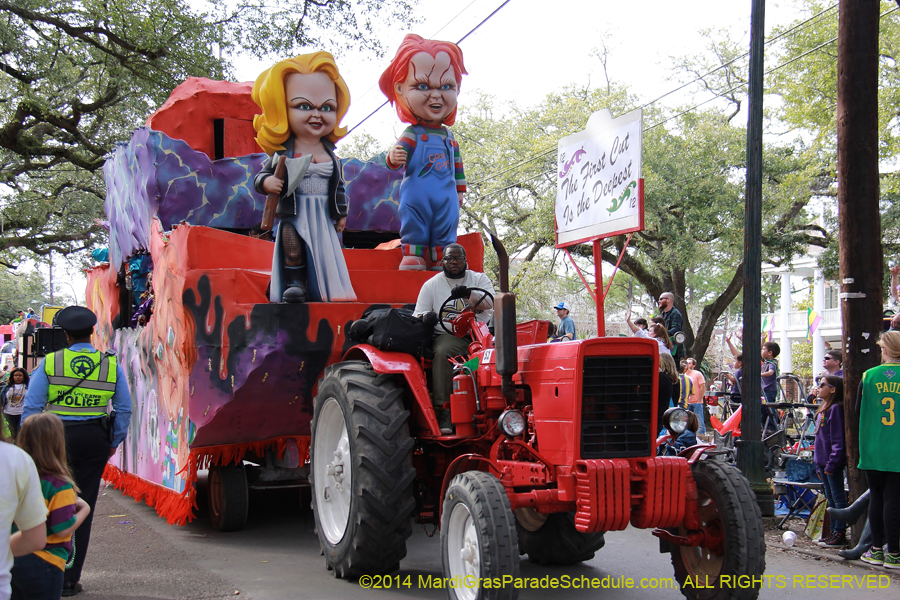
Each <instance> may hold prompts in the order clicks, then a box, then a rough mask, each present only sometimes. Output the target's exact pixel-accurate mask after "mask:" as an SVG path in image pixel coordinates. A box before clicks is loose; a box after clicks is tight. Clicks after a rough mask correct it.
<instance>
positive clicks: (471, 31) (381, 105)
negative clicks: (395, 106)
mask: <svg viewBox="0 0 900 600" xmlns="http://www.w3.org/2000/svg"><path fill="white" fill-rule="evenodd" d="M510 1H511V0H504V2H503V4H501V5H500V6H498V7H497V8H495V9H494V10H493V12H491V14H489V15H488V16H486V17H485V18H484V19H482V20H481V22H480V23H478V25H476V26H475V27H473V28H472V29H470V30H469V33H467V34H466V35H464V36H462V37H461V38H459V41H458V42H456V44H457V45H459V44H462V42H463V40H465V39H466V38H467V37H469V36H470V35H472V34H473V33H475V32H476V31H478V28H479V27H481V26H482V25H484V24H485V23H487V21H488V19H490V18H491V17H493V16H494V15H496V14H497V13H498V12H500V9H501V8H503V7H504V6H506V5H507V4H509V3H510ZM470 6H471V5H470ZM466 8H468V7H466ZM457 16H459V15H457ZM455 18H456V17H454V19H455ZM387 104H388V100H385V101H384V102H382V103H381V104H380V105H379V106H378V108H376V109H375V110H373V111H372V112H370V113H369V114H368V115H366V116H365V118H364V119H363V120H362V121H360V122H359V123H357V124H356V125H354V126H353V127H351V128H350V130H349V131H348V132H347V134H348V135H349V134H350V133H353V130H355V129H356V128H357V127H359V126H360V125H362V124H363V123H365V122H366V121H367V120H368V119H370V118H371V117H373V116H374V115H375V113H377V112H378V111H379V110H381V109H382V108H384V107H385V106H387Z"/></svg>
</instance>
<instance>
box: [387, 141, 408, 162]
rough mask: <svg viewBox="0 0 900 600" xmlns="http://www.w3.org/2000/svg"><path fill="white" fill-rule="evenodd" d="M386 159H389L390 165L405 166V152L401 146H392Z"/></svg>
mask: <svg viewBox="0 0 900 600" xmlns="http://www.w3.org/2000/svg"><path fill="white" fill-rule="evenodd" d="M388 158H390V159H391V164H394V165H397V166H398V167H405V166H406V150H404V149H403V146H394V147H393V148H391V151H390V152H389V153H388Z"/></svg>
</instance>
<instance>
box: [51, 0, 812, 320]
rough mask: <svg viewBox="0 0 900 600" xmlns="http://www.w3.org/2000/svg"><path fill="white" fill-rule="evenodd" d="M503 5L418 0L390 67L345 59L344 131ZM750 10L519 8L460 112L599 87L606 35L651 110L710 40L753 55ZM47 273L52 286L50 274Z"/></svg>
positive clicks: (67, 269) (471, 79)
mask: <svg viewBox="0 0 900 600" xmlns="http://www.w3.org/2000/svg"><path fill="white" fill-rule="evenodd" d="M501 4H503V0H457V1H456V2H447V0H419V3H418V5H417V9H416V11H417V14H418V16H420V17H421V18H422V19H423V21H422V22H421V23H420V24H419V25H416V26H415V27H413V28H412V29H411V30H403V29H400V28H397V27H391V26H385V28H384V32H383V33H382V34H381V39H382V43H383V45H384V47H385V49H386V56H385V57H384V58H381V59H379V58H377V57H366V56H363V55H362V54H361V53H359V52H353V51H348V52H347V53H346V54H345V55H343V56H340V57H338V58H337V62H338V66H339V68H340V69H341V73H342V75H343V76H344V78H345V80H346V81H347V84H348V86H349V87H350V93H351V97H352V105H351V107H350V111H349V113H348V114H347V116H346V118H345V119H344V125H348V126H350V127H352V126H354V125H357V124H358V123H359V122H360V121H362V120H363V119H364V118H365V117H366V115H368V114H369V113H371V112H372V111H373V110H375V108H376V107H378V106H379V105H380V104H381V103H382V102H384V100H385V98H384V96H383V95H382V93H381V91H380V90H379V89H378V87H377V83H378V77H379V76H380V75H381V73H382V71H383V70H384V69H385V67H386V66H387V63H388V61H389V60H390V58H391V57H392V56H393V54H394V52H395V50H396V48H397V46H398V45H399V44H400V41H401V40H402V39H403V36H404V35H405V34H406V33H410V32H412V33H417V34H419V35H421V36H423V37H427V38H434V39H442V40H450V41H453V42H456V41H458V40H459V39H460V38H462V37H463V36H464V35H466V34H467V33H468V32H469V31H470V30H472V29H473V28H474V27H475V26H476V25H477V24H478V23H480V22H481V21H482V20H484V19H485V17H487V16H488V15H490V14H491V12H493V11H494V10H495V9H497V7H499V6H500V5H501ZM796 4H797V3H796V2H795V1H794V0H769V1H768V2H767V3H766V32H767V37H768V32H769V31H771V30H772V28H773V27H774V26H776V25H783V24H785V23H789V22H790V21H792V20H794V19H795V18H797V16H798V14H799V13H798V11H797V9H796V8H795V7H796ZM750 8H751V0H738V1H734V0H681V1H679V2H673V1H672V0H642V1H640V2H621V1H620V0H511V1H510V2H509V3H508V4H507V5H506V6H504V7H503V8H501V9H500V10H499V11H498V12H497V13H496V14H495V15H494V16H493V17H491V18H490V19H488V20H487V21H486V22H485V23H484V24H483V25H481V27H479V28H478V29H477V31H475V32H474V33H472V34H471V35H470V36H469V37H468V38H467V39H466V40H465V41H463V42H462V44H461V45H460V47H461V48H462V50H463V54H464V59H465V64H466V69H467V70H468V72H469V75H468V76H466V77H464V78H463V82H462V87H461V92H460V97H459V102H460V105H461V106H466V103H467V102H468V101H470V100H472V101H474V99H475V97H476V95H475V94H474V93H473V92H474V91H475V90H480V91H483V92H485V93H487V94H490V95H493V96H495V97H497V98H498V100H500V101H501V102H516V103H517V104H518V105H519V106H521V107H528V106H533V105H535V104H537V103H539V102H540V101H541V100H542V99H543V98H544V97H545V96H546V95H547V94H549V93H550V92H553V91H557V90H560V89H562V88H563V87H564V86H566V85H569V84H573V83H574V84H588V83H590V84H592V85H597V84H600V83H601V82H603V81H604V79H603V71H602V68H601V66H600V63H599V61H598V60H597V59H596V58H595V57H593V56H592V50H593V49H594V48H596V47H597V46H598V40H599V38H600V37H601V36H603V35H606V36H607V37H608V39H609V48H610V51H611V55H610V58H609V62H608V68H609V75H610V78H611V79H613V80H614V81H617V82H620V83H624V84H626V85H628V86H629V87H630V88H631V90H632V91H633V92H634V93H637V94H639V95H640V96H641V98H642V100H644V101H649V100H652V99H654V98H657V97H658V96H660V95H662V94H664V93H666V92H667V91H669V90H671V89H673V88H675V87H678V85H679V83H678V82H676V81H674V80H668V78H669V77H671V76H673V75H674V74H673V72H672V69H671V66H670V61H669V60H668V57H669V56H679V55H685V54H695V53H698V52H701V51H703V49H704V41H705V40H704V37H703V35H702V31H703V30H705V29H713V30H717V29H726V30H728V31H730V32H731V35H733V36H734V37H735V38H736V39H737V40H739V41H740V42H742V43H743V44H746V45H747V46H748V49H749V24H750ZM310 51H312V49H310ZM275 58H276V57H273V62H274V59H275ZM277 58H278V59H280V57H277ZM260 64H261V62H260V61H259V59H246V58H240V57H238V58H235V72H236V79H237V80H238V81H252V80H255V79H256V77H257V76H258V75H259V73H260V72H261V70H262V69H261V68H260ZM262 64H263V65H264V68H265V67H267V66H269V65H268V64H266V63H262ZM686 93H690V91H689V90H686ZM687 97H688V96H685V95H684V94H680V95H675V96H670V97H669V98H667V99H666V100H665V102H666V103H668V104H670V105H675V104H677V103H678V102H679V101H687V100H686V98H687ZM704 98H705V97H704ZM136 125H137V124H136ZM404 127H405V125H402V124H400V122H399V121H398V120H397V117H396V114H395V113H394V111H393V110H392V109H390V108H389V107H385V108H382V109H381V110H380V111H379V112H378V113H377V114H376V115H375V116H374V117H371V118H369V119H367V120H366V121H365V123H363V124H362V125H361V126H360V127H359V129H358V130H357V131H358V132H366V133H369V134H371V135H373V136H375V137H376V138H377V139H378V140H380V141H382V142H383V143H385V144H390V143H391V142H392V141H393V140H395V139H396V138H397V136H398V135H399V133H400V132H401V131H402V130H403V128H404ZM351 135H352V134H351ZM346 139H347V140H349V139H351V138H350V137H348V138H346ZM41 270H42V271H43V272H44V274H45V276H46V271H47V268H46V264H45V265H44V266H43V268H42V269H41ZM54 278H55V279H57V280H61V281H68V282H72V283H73V285H74V287H76V288H78V290H79V294H78V295H79V301H80V302H83V299H84V292H83V288H84V285H85V283H84V277H83V275H82V274H81V273H80V272H78V269H77V268H75V267H74V266H72V265H69V264H66V261H63V260H58V261H57V263H56V272H55V273H54ZM59 291H62V292H64V293H71V288H69V286H68V285H63V287H62V289H60V290H59Z"/></svg>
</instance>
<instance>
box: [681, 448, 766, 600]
mask: <svg viewBox="0 0 900 600" xmlns="http://www.w3.org/2000/svg"><path fill="white" fill-rule="evenodd" d="M691 470H692V471H693V475H694V481H695V482H696V483H697V492H698V499H697V503H698V509H699V512H700V523H701V526H702V527H703V528H704V529H707V530H710V531H713V532H718V533H719V535H720V536H721V539H722V543H721V548H719V549H715V550H714V549H710V548H703V547H696V546H675V545H673V546H672V551H671V554H672V565H673V566H674V567H675V578H676V579H677V580H678V583H679V585H680V586H681V593H682V594H684V595H685V597H687V598H691V599H692V600H752V599H754V598H756V597H758V596H759V586H760V584H759V583H756V584H753V581H756V582H761V580H762V574H763V573H764V572H765V570H766V545H765V540H764V538H763V522H762V513H761V512H760V510H759V506H758V505H757V503H756V497H755V495H754V494H753V490H751V489H750V484H749V483H748V482H747V480H746V479H745V478H744V476H743V475H742V474H741V472H740V471H738V469H737V468H736V467H734V466H732V465H728V464H725V463H722V462H718V461H714V460H701V461H699V462H697V463H695V464H694V465H693V466H692V467H691ZM677 533H678V535H684V534H685V533H686V532H685V530H684V529H679V530H678V531H677ZM724 575H727V576H730V577H731V580H730V581H725V582H723V581H722V579H721V578H722V576H724ZM738 576H749V578H748V581H747V586H746V587H744V586H743V585H742V584H740V583H738V584H737V585H735V581H736V578H737V577H738ZM750 578H752V579H750ZM688 579H690V581H688ZM723 583H724V584H723Z"/></svg>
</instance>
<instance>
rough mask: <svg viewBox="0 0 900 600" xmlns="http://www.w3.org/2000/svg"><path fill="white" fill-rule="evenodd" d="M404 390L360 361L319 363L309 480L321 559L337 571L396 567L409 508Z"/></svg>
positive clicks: (348, 573)
mask: <svg viewBox="0 0 900 600" xmlns="http://www.w3.org/2000/svg"><path fill="white" fill-rule="evenodd" d="M408 420H409V411H408V410H406V409H405V408H404V407H403V390H402V388H400V387H399V386H398V385H397V383H396V382H395V381H394V379H393V377H392V376H390V375H379V374H377V373H375V372H374V371H373V370H372V367H371V366H370V365H368V364H367V363H363V362H345V363H339V364H335V365H332V366H330V367H328V368H327V369H326V370H325V376H324V377H323V378H322V380H321V381H320V382H319V392H318V394H317V395H316V398H315V401H314V404H313V420H312V445H311V447H310V463H311V468H310V482H311V483H312V507H313V512H314V513H315V519H316V532H317V534H318V536H319V544H320V545H321V547H322V552H323V554H324V555H325V562H326V564H327V566H328V568H329V569H332V570H333V571H334V574H335V576H336V577H341V578H352V577H358V576H360V575H363V574H369V575H374V574H378V573H386V572H389V571H393V570H396V569H397V568H399V566H400V560H401V559H402V558H403V557H404V556H406V540H407V539H408V538H409V536H410V535H412V526H411V523H410V519H411V517H412V513H413V509H414V508H415V497H414V495H413V480H414V479H415V476H416V471H415V469H414V468H413V465H412V448H413V440H412V438H411V437H410V435H409V425H408Z"/></svg>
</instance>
